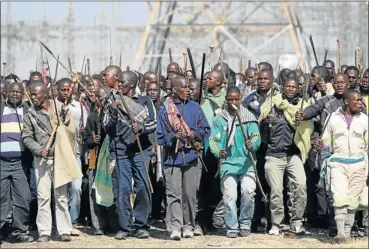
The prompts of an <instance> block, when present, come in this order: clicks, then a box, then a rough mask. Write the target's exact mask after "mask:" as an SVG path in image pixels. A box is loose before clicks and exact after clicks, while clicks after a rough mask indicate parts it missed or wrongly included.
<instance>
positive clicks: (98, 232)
mask: <svg viewBox="0 0 369 249" xmlns="http://www.w3.org/2000/svg"><path fill="white" fill-rule="evenodd" d="M94 235H96V236H101V235H104V231H103V230H96V231H95V232H94Z"/></svg>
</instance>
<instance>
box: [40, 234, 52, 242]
mask: <svg viewBox="0 0 369 249" xmlns="http://www.w3.org/2000/svg"><path fill="white" fill-rule="evenodd" d="M49 241H50V236H48V235H41V236H40V237H39V238H38V240H37V242H49Z"/></svg>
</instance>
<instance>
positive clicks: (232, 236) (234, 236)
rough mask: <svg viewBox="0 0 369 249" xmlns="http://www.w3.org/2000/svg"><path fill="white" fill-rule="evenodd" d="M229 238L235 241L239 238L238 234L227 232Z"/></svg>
mask: <svg viewBox="0 0 369 249" xmlns="http://www.w3.org/2000/svg"><path fill="white" fill-rule="evenodd" d="M227 237H228V238H231V239H234V238H237V237H238V233H237V232H227Z"/></svg>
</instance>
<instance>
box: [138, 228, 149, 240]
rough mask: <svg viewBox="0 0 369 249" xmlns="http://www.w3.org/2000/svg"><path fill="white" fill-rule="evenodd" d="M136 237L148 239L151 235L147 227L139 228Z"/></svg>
mask: <svg viewBox="0 0 369 249" xmlns="http://www.w3.org/2000/svg"><path fill="white" fill-rule="evenodd" d="M136 237H137V238H139V239H147V238H149V237H150V233H149V232H148V231H147V230H146V229H138V230H137V233H136Z"/></svg>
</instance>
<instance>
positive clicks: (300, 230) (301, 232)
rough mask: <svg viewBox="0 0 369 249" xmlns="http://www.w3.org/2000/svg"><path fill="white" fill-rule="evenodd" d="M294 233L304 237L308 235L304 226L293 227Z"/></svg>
mask: <svg viewBox="0 0 369 249" xmlns="http://www.w3.org/2000/svg"><path fill="white" fill-rule="evenodd" d="M292 231H293V232H294V233H295V234H296V235H304V234H305V233H306V229H305V228H304V226H302V225H301V226H296V227H292Z"/></svg>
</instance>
